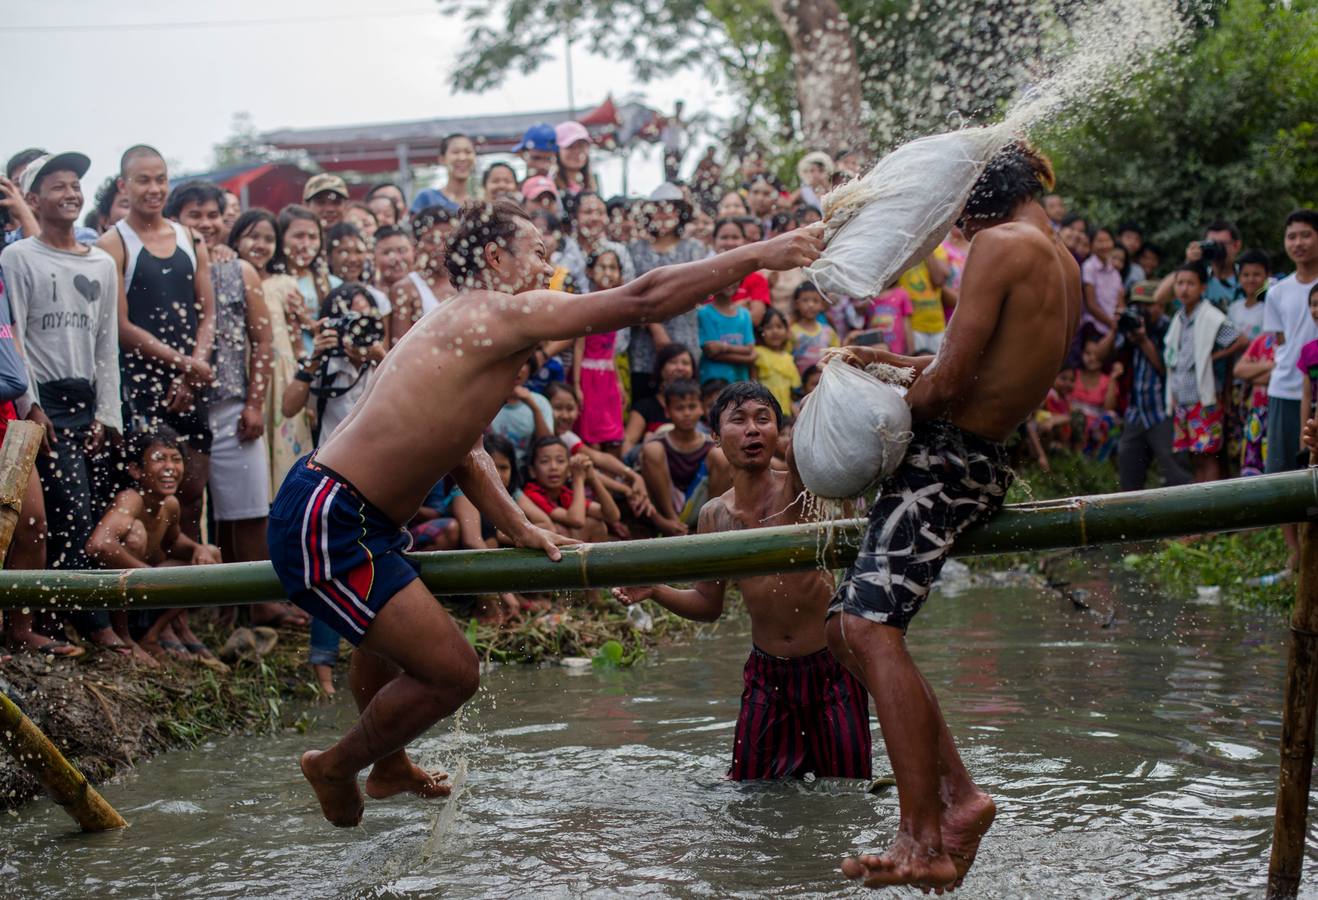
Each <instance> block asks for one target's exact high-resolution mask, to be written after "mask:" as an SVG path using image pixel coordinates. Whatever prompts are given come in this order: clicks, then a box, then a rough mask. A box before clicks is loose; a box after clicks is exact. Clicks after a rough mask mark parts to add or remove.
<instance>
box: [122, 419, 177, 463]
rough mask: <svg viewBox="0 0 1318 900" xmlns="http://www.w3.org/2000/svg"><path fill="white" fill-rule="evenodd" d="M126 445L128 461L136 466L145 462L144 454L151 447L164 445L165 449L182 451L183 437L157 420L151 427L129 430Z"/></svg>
mask: <svg viewBox="0 0 1318 900" xmlns="http://www.w3.org/2000/svg"><path fill="white" fill-rule="evenodd" d="M127 445H128V446H127V448H126V449H127V451H128V462H130V463H132V464H133V465H136V466H140V465H142V464H143V463H145V462H146V454H147V452H148V451H149V450H150V449H151V448H152V447H164V448H165V449H166V450H177V451H178V452H179V453H183V452H184V450H183V438H181V437H179V433H178V432H177V431H175V430H174V429H173V428H170V427H169V426H168V425H166V424H164V423H163V422H158V423H156V424H155V425H153V426H152V427H151V428H145V429H141V430H134V431H132V432H130V433H129V435H128V438H127Z"/></svg>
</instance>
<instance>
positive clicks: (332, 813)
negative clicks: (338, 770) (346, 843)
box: [298, 750, 364, 828]
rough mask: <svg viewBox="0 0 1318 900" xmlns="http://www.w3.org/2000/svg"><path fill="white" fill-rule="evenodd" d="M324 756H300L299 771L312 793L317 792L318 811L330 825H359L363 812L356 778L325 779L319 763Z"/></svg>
mask: <svg viewBox="0 0 1318 900" xmlns="http://www.w3.org/2000/svg"><path fill="white" fill-rule="evenodd" d="M324 755H325V754H324V753H323V752H322V751H318V750H308V751H307V752H306V753H303V754H302V759H301V760H300V761H299V763H298V765H299V766H301V768H302V775H303V776H304V777H305V778H306V779H307V781H308V782H309V783H310V784H311V789H312V790H313V791H315V792H316V799H317V800H319V801H320V811H321V812H323V813H324V814H325V818H326V819H328V820H329V822H330V824H331V825H335V826H337V827H339V828H351V827H353V826H354V825H358V824H360V822H361V820H362V810H363V808H364V804H363V803H362V794H361V791H359V790H358V789H357V778H356V777H355V776H354V777H352V778H333V777H330V776H329V775H327V774H326V773H325V767H324V764H323V763H321V762H320V760H321V759H322V758H323V757H324Z"/></svg>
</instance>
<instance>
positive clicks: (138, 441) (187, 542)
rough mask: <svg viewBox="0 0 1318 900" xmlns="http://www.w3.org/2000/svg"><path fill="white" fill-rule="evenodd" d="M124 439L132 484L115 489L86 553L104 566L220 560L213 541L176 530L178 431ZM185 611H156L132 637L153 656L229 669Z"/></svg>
mask: <svg viewBox="0 0 1318 900" xmlns="http://www.w3.org/2000/svg"><path fill="white" fill-rule="evenodd" d="M127 445H128V446H127V458H128V466H127V468H128V474H129V475H130V476H131V477H132V478H133V481H134V482H136V484H135V486H134V487H130V488H125V489H124V490H122V491H120V492H119V493H118V494H116V495H115V498H114V502H112V503H111V504H110V508H109V509H108V510H106V513H105V515H104V516H103V517H102V518H101V521H100V523H99V524H97V526H96V529H95V530H94V531H93V532H92V536H91V537H90V538H88V540H87V555H88V556H89V557H90V558H91V559H93V560H95V561H96V562H98V563H100V564H101V565H102V566H104V567H105V568H107V569H151V568H157V567H161V566H203V565H214V564H216V563H219V562H220V549H219V548H218V547H215V546H213V545H211V544H198V543H197V542H196V541H194V540H192V539H191V538H190V537H188V536H187V535H185V534H183V532H182V531H180V530H179V502H178V498H177V497H176V496H175V495H176V494H177V493H178V486H179V484H180V483H181V482H182V481H183V449H182V448H183V445H182V442H181V441H180V440H179V437H178V435H177V434H175V433H174V432H173V431H171V430H170V429H169V428H168V427H166V426H164V425H161V426H159V428H158V429H157V430H156V431H155V432H138V433H136V434H133V435H130V436H129V438H128V442H127ZM187 612H188V611H187V610H186V609H168V610H163V611H159V612H156V613H155V614H154V616H153V618H154V621H152V622H151V624H150V625H149V626H148V627H147V629H146V631H145V633H143V634H142V635H141V636H140V637H139V638H138V639H137V643H138V644H140V645H141V647H142V648H143V649H144V650H146V651H147V652H148V653H150V654H151V655H152V656H155V657H157V658H160V657H163V656H164V655H165V654H166V653H169V654H170V655H173V656H176V657H179V658H190V659H194V660H196V661H198V662H200V663H202V664H203V665H206V666H209V667H213V668H215V669H217V670H219V671H228V667H227V666H225V665H224V663H222V662H220V661H219V660H218V659H216V658H215V654H213V653H211V651H210V650H209V649H208V648H207V647H206V645H205V644H203V643H202V642H201V640H200V639H198V638H197V636H196V635H195V634H193V632H192V629H191V628H190V627H189V625H188V618H187Z"/></svg>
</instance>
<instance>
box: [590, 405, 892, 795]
mask: <svg viewBox="0 0 1318 900" xmlns="http://www.w3.org/2000/svg"><path fill="white" fill-rule="evenodd" d="M709 418H710V424H711V425H713V427H714V437H715V439H716V440H717V441H718V446H719V447H720V448H722V450H723V454H724V456H726V457H727V460H728V466H729V468H731V470H732V487H731V489H729V490H728V491H727V492H726V493H725V494H723V495H722V496H720V497H716V498H714V499H713V500H710V501H709V502H708V503H706V504H705V506H704V508H702V509H701V510H700V524H699V526H698V527H699V530H700V533H701V534H711V533H715V532H719V531H740V530H741V529H744V528H768V527H770V526H773V525H794V524H796V523H798V522H800V521H802V520H803V518H804V517H803V515H802V510H801V505H802V502H803V496H802V491H803V490H804V486H803V485H802V484H801V476H800V475H799V474H798V473H797V471H796V465H795V463H794V462H793V461H792V457H791V455H790V454H791V451H790V450H789V451H788V471H786V472H784V471H782V470H780V469H775V468H773V466H772V465H771V464H772V462H773V458H774V454H775V452H776V451H777V449H778V444H779V436H778V430H779V428H781V427H782V419H783V411H782V408H781V407H780V406H779V405H778V401H777V400H775V399H774V396H773V394H772V393H770V391H769V389H768V388H766V387H765V386H764V385H762V384H759V383H757V382H751V381H741V382H737V383H736V384H732V385H729V386H728V387H726V388H724V389H723V392H722V393H721V394H719V395H718V399H717V400H715V401H714V405H713V407H712V408H711V409H710V412H709ZM737 586H738V587H739V588H740V589H741V596H742V599H744V600H745V601H746V610H747V612H749V613H750V617H751V640H752V642H753V643H754V647H753V648H752V650H751V655H750V659H748V660H746V672H745V683H746V689H745V691H744V692H743V693H742V695H741V713H740V715H738V717H737V731H736V736H735V737H734V738H733V745H732V768H731V769H730V770H729V772H728V777H729V778H731V779H733V780H734V781H746V780H751V779H764V778H801V777H803V776H804V775H805V774H806V773H809V772H813V773H814V774H815V775H816V776H819V777H825V778H869V777H870V774H871V766H872V759H871V757H872V753H871V749H870V722H869V698H868V697H867V696H866V694H865V688H864V687H862V686H861V684H860V682H859V681H857V680H856V678H855V677H854V676H853V675H852V674H851V673H850V672H848V671H847V670H846V669H845V668H843V666H842V665H841V664H840V663H839V662H838V661H837V660H836V659H835V658H834V657H833V655H832V654H831V653H829V652H828V642H827V639H826V638H825V636H824V611H825V610H826V609H827V608H828V602H829V598H830V597H832V594H833V575H832V573H830V572H829V571H827V570H824V569H818V568H815V569H809V570H807V571H805V572H784V573H783V574H781V575H764V576H759V577H755V578H739V579H737ZM726 590H727V582H726V581H699V582H696V584H695V585H693V586H692V587H690V588H687V589H685V590H683V589H679V588H673V587H669V586H668V585H666V584H661V585H658V586H656V587H633V588H614V590H613V596H614V597H616V598H618V599H619V600H621V601H622V602H623V603H626V604H628V605H630V604H633V603H639V602H640V601H642V600H645V599H647V598H653V599H654V600H655V601H656V602H657V603H659V604H661V605H662V606H665V607H667V608H668V609H670V610H672V611H673V612H675V613H677V614H678V615H679V616H683V617H684V618H687V619H694V620H695V621H697V622H713V621H715V620H716V619H718V617H719V616H720V615H722V614H723V595H724V592H725V591H726Z"/></svg>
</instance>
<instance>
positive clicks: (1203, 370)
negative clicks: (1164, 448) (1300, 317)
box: [1163, 263, 1245, 481]
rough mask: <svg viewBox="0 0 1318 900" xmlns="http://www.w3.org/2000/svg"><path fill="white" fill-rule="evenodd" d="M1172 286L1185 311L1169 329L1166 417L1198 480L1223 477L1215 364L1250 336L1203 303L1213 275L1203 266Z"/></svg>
mask: <svg viewBox="0 0 1318 900" xmlns="http://www.w3.org/2000/svg"><path fill="white" fill-rule="evenodd" d="M1174 279H1175V280H1174V281H1173V282H1172V287H1173V289H1174V290H1175V292H1176V299H1177V300H1179V301H1181V308H1180V309H1179V310H1177V312H1176V315H1175V317H1173V318H1172V324H1171V327H1170V328H1169V329H1168V330H1167V339H1166V345H1165V348H1164V350H1163V357H1164V359H1165V360H1166V362H1167V387H1166V401H1167V414H1168V415H1169V416H1171V417H1172V435H1173V437H1172V450H1173V451H1174V452H1176V453H1189V454H1190V458H1191V459H1192V460H1193V464H1194V478H1195V481H1216V480H1217V479H1218V478H1220V477H1222V467H1221V464H1220V462H1219V460H1218V455H1219V451H1221V449H1222V430H1223V419H1224V416H1223V411H1222V406H1221V405H1220V403H1219V398H1220V396H1221V393H1222V386H1221V385H1220V384H1218V383H1217V376H1216V374H1215V373H1214V371H1213V369H1214V366H1213V363H1215V362H1217V361H1218V360H1219V359H1225V358H1227V357H1229V356H1233V355H1235V354H1237V353H1239V352H1240V351H1241V350H1243V349H1244V348H1245V337H1244V335H1242V334H1241V333H1240V332H1239V331H1237V330H1236V326H1235V325H1233V324H1232V323H1231V320H1229V319H1228V318H1227V317H1226V314H1225V313H1223V312H1221V311H1220V310H1218V309H1217V307H1215V306H1213V304H1211V303H1204V302H1202V301H1203V296H1204V289H1205V288H1206V287H1207V285H1208V272H1207V270H1206V269H1205V268H1204V267H1203V265H1202V264H1200V263H1186V264H1185V265H1183V266H1181V267H1180V268H1178V269H1177V270H1176V272H1175V275H1174Z"/></svg>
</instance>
